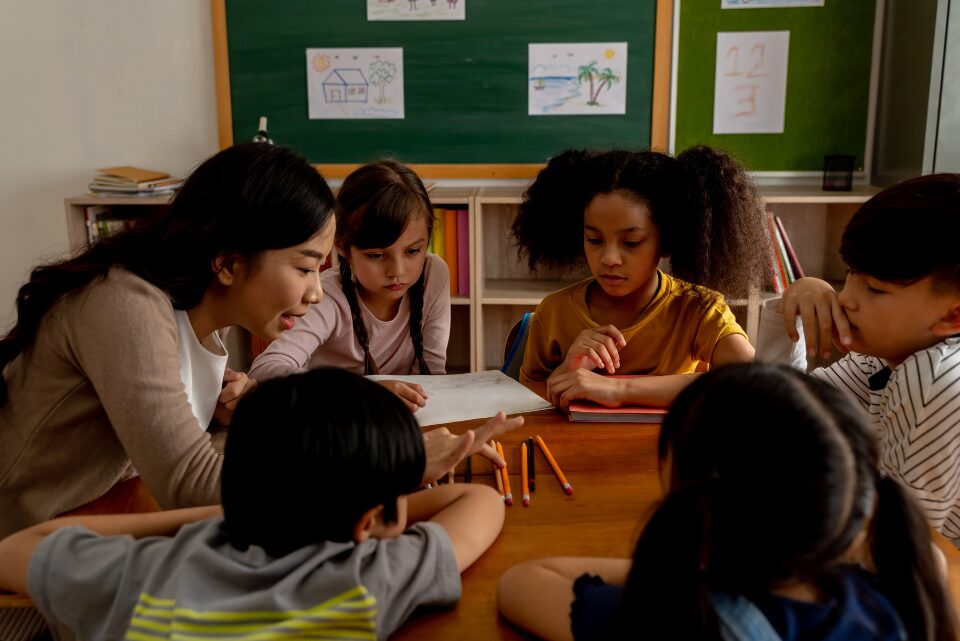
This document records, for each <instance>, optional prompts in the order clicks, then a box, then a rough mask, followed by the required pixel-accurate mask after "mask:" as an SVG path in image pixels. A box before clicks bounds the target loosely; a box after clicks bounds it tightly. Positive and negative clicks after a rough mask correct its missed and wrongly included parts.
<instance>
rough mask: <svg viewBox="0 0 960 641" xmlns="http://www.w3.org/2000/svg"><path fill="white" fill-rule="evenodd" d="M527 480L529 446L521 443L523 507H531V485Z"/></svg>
mask: <svg viewBox="0 0 960 641" xmlns="http://www.w3.org/2000/svg"><path fill="white" fill-rule="evenodd" d="M528 480H529V479H528V478H527V444H526V443H525V442H523V441H520V491H521V492H522V495H523V507H530V485H529V484H528Z"/></svg>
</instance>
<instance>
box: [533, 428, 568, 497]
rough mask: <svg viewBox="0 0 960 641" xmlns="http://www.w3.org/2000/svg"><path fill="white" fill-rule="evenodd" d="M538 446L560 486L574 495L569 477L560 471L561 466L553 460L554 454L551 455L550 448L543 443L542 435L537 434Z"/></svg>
mask: <svg viewBox="0 0 960 641" xmlns="http://www.w3.org/2000/svg"><path fill="white" fill-rule="evenodd" d="M536 438H537V445H539V446H540V450H541V451H542V452H543V455H544V456H546V457H547V463H549V464H550V467H552V468H553V473H554V474H556V475H557V480H558V481H560V485H561V486H562V487H563V491H564V492H565V493H567V494H573V486H572V485H570V483H569V481H567V477H566V476H564V475H563V470H561V469H560V465H559V464H558V463H557V460H556V459H555V458H553V454H551V453H550V448H548V447H547V444H546V443H544V442H543V439H542V438H540V435H539V434H537V437H536Z"/></svg>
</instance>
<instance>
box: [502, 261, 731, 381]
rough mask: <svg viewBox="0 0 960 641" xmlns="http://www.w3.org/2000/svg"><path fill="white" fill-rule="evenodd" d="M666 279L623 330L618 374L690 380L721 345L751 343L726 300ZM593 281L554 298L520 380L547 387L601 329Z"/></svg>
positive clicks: (537, 327) (534, 327) (532, 339)
mask: <svg viewBox="0 0 960 641" xmlns="http://www.w3.org/2000/svg"><path fill="white" fill-rule="evenodd" d="M658 273H659V274H660V287H659V288H658V289H657V293H656V294H655V295H654V297H653V300H652V301H650V304H649V305H647V308H646V309H645V310H644V311H643V313H641V314H640V316H639V317H638V318H637V320H636V322H635V323H634V324H633V325H631V326H630V327H627V328H623V327H618V328H617V329H619V330H620V332H621V333H622V334H623V337H624V338H625V339H626V341H627V345H626V347H624V348H623V349H622V350H621V351H620V369H619V370H617V373H618V374H686V373H690V372H693V371H695V370H696V368H697V364H698V363H699V362H701V361H702V362H705V363H709V362H710V360H711V358H712V356H713V349H714V348H715V347H716V346H717V342H718V341H719V340H720V339H721V338H724V337H726V336H730V335H731V334H740V335H742V336H744V337H746V335H747V334H746V332H744V331H743V329H741V328H740V325H738V324H737V320H736V318H734V315H733V312H731V311H730V308H729V307H727V304H726V302H724V300H723V296H722V295H721V294H719V293H717V292H715V291H713V290H711V289H707V288H706V287H700V286H699V285H692V284H690V283H687V282H685V281H682V280H679V279H677V278H673V277H671V276H669V275H668V274H664V273H663V272H658ZM593 282H594V279H593V278H588V279H586V280H583V281H581V282H579V283H577V284H575V285H571V286H569V287H565V288H564V289H561V290H560V291H556V292H553V293H552V294H550V295H548V296H547V297H546V298H544V299H543V301H541V302H540V305H538V306H537V311H536V313H535V314H534V316H533V320H532V321H531V322H530V335H529V337H528V339H527V348H526V352H525V353H524V355H523V368H522V369H521V370H520V380H521V381H523V382H529V381H544V380H546V379H547V377H548V376H550V374H551V372H553V370H554V369H556V368H557V367H558V366H559V365H560V364H561V363H563V359H564V357H565V356H566V355H567V350H568V349H569V348H570V345H571V344H572V343H573V340H574V339H575V338H576V337H577V335H578V334H579V333H580V332H581V331H583V330H584V329H587V328H590V327H599V324H598V323H597V322H596V321H594V320H593V319H592V318H591V317H590V310H589V309H588V308H587V289H588V287H589V286H590V284H591V283H593Z"/></svg>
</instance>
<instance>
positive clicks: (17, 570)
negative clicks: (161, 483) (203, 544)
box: [0, 505, 223, 594]
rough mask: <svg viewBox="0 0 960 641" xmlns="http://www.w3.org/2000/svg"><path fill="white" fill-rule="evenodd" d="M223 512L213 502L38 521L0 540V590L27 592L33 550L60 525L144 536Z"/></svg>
mask: <svg viewBox="0 0 960 641" xmlns="http://www.w3.org/2000/svg"><path fill="white" fill-rule="evenodd" d="M222 514H223V509H222V508H221V507H220V506H219V505H213V506H207V507H192V508H186V509H182V510H167V511H164V512H151V513H149V514H105V515H84V516H67V517H62V518H59V519H53V520H51V521H46V522H44V523H38V524H37V525H34V526H33V527H29V528H27V529H25V530H21V531H19V532H16V533H14V534H11V535H10V536H8V537H7V538H5V539H3V540H2V541H0V559H3V563H0V589H4V590H10V591H11V592H19V593H20V594H26V593H27V570H28V568H29V567H30V559H32V558H33V553H34V552H35V551H36V549H37V546H38V545H40V542H41V541H43V539H44V538H45V537H46V536H48V535H50V534H53V533H54V532H56V531H57V530H59V529H60V528H64V527H67V526H69V525H81V526H83V527H85V528H87V529H89V530H92V531H93V532H96V533H97V534H100V535H103V536H113V535H118V534H128V535H130V536H132V537H133V538H135V539H139V538H142V537H145V536H168V535H173V534H175V533H176V532H177V530H179V529H180V527H181V526H183V525H186V524H187V523H193V522H194V521H200V520H203V519H208V518H213V517H216V516H221V515H222Z"/></svg>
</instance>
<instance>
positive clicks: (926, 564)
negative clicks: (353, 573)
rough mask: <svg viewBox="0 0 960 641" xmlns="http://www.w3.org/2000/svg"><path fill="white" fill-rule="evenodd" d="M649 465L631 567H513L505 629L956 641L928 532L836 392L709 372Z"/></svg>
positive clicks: (570, 563) (552, 563) (760, 639)
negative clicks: (654, 489) (656, 494)
mask: <svg viewBox="0 0 960 641" xmlns="http://www.w3.org/2000/svg"><path fill="white" fill-rule="evenodd" d="M745 408H746V411H745ZM718 416H731V417H733V416H735V417H736V418H735V419H733V420H730V421H726V422H725V424H724V425H723V426H720V425H718V424H717V417H718ZM658 454H659V457H660V465H661V475H662V477H663V478H664V480H665V483H666V486H667V487H666V488H665V489H666V492H667V494H666V497H665V498H664V499H663V500H662V502H661V503H660V505H659V506H657V507H656V509H655V510H654V512H653V514H652V515H651V516H650V518H649V519H648V520H647V522H646V524H645V526H644V528H643V531H642V533H641V535H640V539H639V541H638V543H637V546H636V550H635V552H634V556H633V560H632V563H631V562H630V561H629V560H626V559H623V560H617V559H576V558H566V559H545V560H541V561H533V562H529V563H526V564H523V565H520V566H516V567H514V568H512V569H511V570H509V571H508V572H507V573H506V574H505V575H504V576H503V578H502V579H501V582H500V604H501V605H500V608H501V611H502V612H503V613H504V615H505V616H507V617H508V618H509V619H511V620H512V621H514V622H515V623H517V624H518V625H520V626H521V627H523V628H526V629H528V630H530V631H532V632H534V633H536V634H538V635H540V636H542V637H544V638H547V639H570V638H574V639H633V638H642V639H651V640H655V641H659V640H665V639H684V640H685V641H706V640H710V641H720V640H721V639H723V640H724V641H767V640H770V641H776V640H779V639H782V640H784V641H793V640H799V639H804V640H808V641H821V640H822V641H826V640H837V641H839V640H841V639H842V640H844V641H861V640H862V641H867V640H871V641H873V640H883V641H887V640H889V641H903V640H905V639H914V640H916V639H922V640H924V641H956V640H957V638H958V634H957V628H956V623H957V621H956V613H955V610H954V606H953V604H952V603H951V601H950V598H949V596H948V592H947V588H946V586H945V584H944V581H943V577H942V576H941V574H940V570H939V567H938V563H937V558H936V552H935V550H934V547H933V545H932V543H931V540H930V530H929V527H928V526H927V524H926V522H925V520H924V518H923V515H922V513H921V512H920V511H919V509H918V508H917V506H916V505H914V503H913V502H912V501H911V500H910V498H909V496H908V495H907V494H906V493H905V492H904V491H903V490H902V489H901V488H900V486H899V485H898V484H897V482H896V481H894V480H893V479H889V478H883V477H882V476H881V475H879V474H878V472H877V469H878V468H877V449H876V444H875V439H874V438H873V435H872V434H871V433H870V431H869V427H868V426H867V424H866V422H865V419H864V417H863V416H862V415H861V414H860V412H859V411H858V410H857V408H855V407H854V406H853V405H851V404H850V403H849V401H847V400H846V398H845V397H844V396H843V394H842V393H841V392H839V391H837V390H836V389H834V388H833V387H831V386H829V385H827V384H826V383H823V382H821V381H819V380H817V379H814V378H812V377H809V376H807V375H805V374H802V373H800V372H797V371H796V370H793V369H790V368H787V367H784V366H778V365H765V364H739V365H730V366H727V367H722V368H719V369H717V370H714V371H710V372H708V373H707V374H704V375H703V376H702V377H699V378H698V379H697V380H696V381H694V382H693V383H691V384H690V385H689V386H688V387H687V388H686V389H684V390H683V391H682V392H681V393H680V395H679V396H678V397H677V400H676V401H675V403H674V405H673V406H672V407H671V409H670V413H669V414H668V415H667V417H666V419H665V420H664V422H663V426H662V428H661V432H660V441H659V452H658ZM857 561H859V563H858V562H857ZM597 574H598V575H599V576H594V575H597ZM571 606H572V607H571ZM551 612H564V613H566V612H570V618H569V619H567V618H565V617H555V618H554V619H550V617H549V614H548V613H551Z"/></svg>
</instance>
